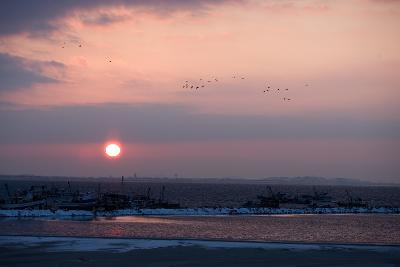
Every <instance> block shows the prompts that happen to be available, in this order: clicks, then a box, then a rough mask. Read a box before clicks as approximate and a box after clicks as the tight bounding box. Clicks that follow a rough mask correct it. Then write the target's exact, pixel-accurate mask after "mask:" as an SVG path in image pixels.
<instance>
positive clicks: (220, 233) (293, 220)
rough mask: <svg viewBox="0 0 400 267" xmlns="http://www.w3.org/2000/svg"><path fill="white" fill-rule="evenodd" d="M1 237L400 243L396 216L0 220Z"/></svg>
mask: <svg viewBox="0 0 400 267" xmlns="http://www.w3.org/2000/svg"><path fill="white" fill-rule="evenodd" d="M0 235H41V236H79V237H83V236H85V237H123V238H162V239H167V238H169V239H177V238H178V239H180V238H182V239H187V238H193V239H223V240H257V241H289V242H322V243H324V242H332V243H371V244H398V245H400V215H377V214H365V215H362V214H357V215H356V214H354V215H284V216H282V215H281V216H209V217H208V216H207V217H206V216H203V217H193V216H187V217H141V216H129V217H115V218H96V219H91V220H76V219H75V220H59V219H11V218H1V219H0Z"/></svg>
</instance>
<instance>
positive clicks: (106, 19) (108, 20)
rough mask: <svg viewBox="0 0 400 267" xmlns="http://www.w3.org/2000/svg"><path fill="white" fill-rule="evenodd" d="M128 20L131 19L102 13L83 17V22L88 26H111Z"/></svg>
mask: <svg viewBox="0 0 400 267" xmlns="http://www.w3.org/2000/svg"><path fill="white" fill-rule="evenodd" d="M127 19H129V16H125V15H122V16H121V15H116V14H106V13H101V14H96V15H95V16H92V17H88V16H83V17H82V22H83V23H84V24H87V25H109V24H113V23H116V22H122V21H125V20H127Z"/></svg>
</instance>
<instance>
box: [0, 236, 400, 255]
mask: <svg viewBox="0 0 400 267" xmlns="http://www.w3.org/2000/svg"><path fill="white" fill-rule="evenodd" d="M0 246H1V247H40V246H42V247H41V248H42V249H43V250H45V251H47V252H57V251H75V252H80V251H108V252H115V253H123V252H128V251H130V250H135V249H155V248H165V247H189V246H197V247H203V248H258V249H285V250H287V249H289V250H332V249H349V250H350V249H361V250H368V251H376V252H387V251H398V252H400V247H398V246H378V245H354V244H322V243H321V244H319V243H281V242H269V243H267V242H247V241H214V240H183V239H181V240H179V239H178V240H172V239H171V240H165V239H126V238H88V237H35V236H0Z"/></svg>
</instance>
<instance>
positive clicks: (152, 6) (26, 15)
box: [0, 0, 242, 35]
mask: <svg viewBox="0 0 400 267" xmlns="http://www.w3.org/2000/svg"><path fill="white" fill-rule="evenodd" d="M226 2H242V0H171V1H161V0H115V1H107V0H97V1H79V0H58V1H44V0H39V1H34V0H27V1H13V0H4V1H1V3H0V6H1V8H0V35H10V34H16V33H22V32H27V33H30V34H39V35H40V34H41V33H43V32H51V31H54V30H56V29H57V27H58V26H59V25H58V24H57V23H56V22H57V21H59V20H60V19H61V18H63V17H65V16H67V15H70V14H72V13H74V12H78V11H91V10H96V9H97V8H103V9H104V8H112V7H121V6H122V7H126V8H138V9H141V10H143V9H145V10H148V11H149V12H154V13H158V14H163V15H168V14H170V13H171V12H175V11H178V10H189V11H196V12H202V11H204V10H206V9H208V8H209V7H210V6H214V5H219V4H221V3H226ZM120 19H122V18H121V17H118V16H114V15H112V14H107V13H102V14H100V15H99V16H98V17H97V18H92V19H89V20H86V22H90V23H99V24H105V23H106V24H107V23H108V24H109V23H112V22H116V21H118V20H120Z"/></svg>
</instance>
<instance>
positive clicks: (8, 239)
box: [0, 236, 400, 267]
mask: <svg viewBox="0 0 400 267" xmlns="http://www.w3.org/2000/svg"><path fill="white" fill-rule="evenodd" d="M0 248H1V249H0V266H46V265H47V266H100V267H102V266H113V267H115V266H125V265H128V266H310V265H315V266H399V265H400V246H376V245H341V244H329V245H327V244H305V243H303V244H302V243H263V242H229V241H200V240H154V239H118V238H73V237H28V236H17V237H16V236H0Z"/></svg>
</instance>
